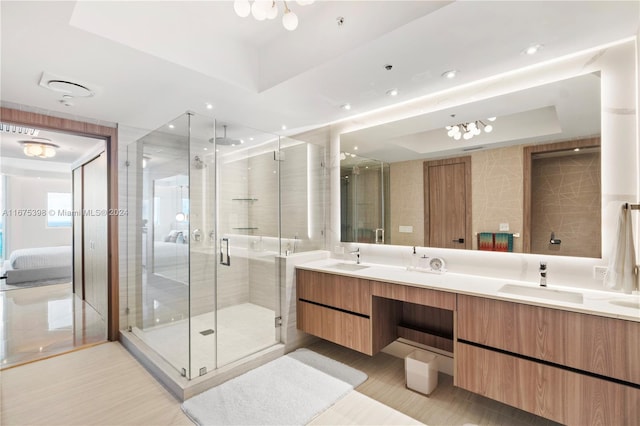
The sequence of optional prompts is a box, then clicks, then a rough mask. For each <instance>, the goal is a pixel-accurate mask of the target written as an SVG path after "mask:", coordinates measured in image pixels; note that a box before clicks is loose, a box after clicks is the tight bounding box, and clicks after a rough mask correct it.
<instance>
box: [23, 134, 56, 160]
mask: <svg viewBox="0 0 640 426" xmlns="http://www.w3.org/2000/svg"><path fill="white" fill-rule="evenodd" d="M20 144H22V146H23V152H24V155H26V156H27V157H38V158H52V157H55V156H56V148H60V147H59V146H58V145H56V144H53V143H51V139H45V138H33V139H32V140H29V141H20Z"/></svg>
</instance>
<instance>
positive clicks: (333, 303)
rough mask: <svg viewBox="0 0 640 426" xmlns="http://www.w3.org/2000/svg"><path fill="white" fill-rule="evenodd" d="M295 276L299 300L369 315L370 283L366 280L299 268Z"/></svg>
mask: <svg viewBox="0 0 640 426" xmlns="http://www.w3.org/2000/svg"><path fill="white" fill-rule="evenodd" d="M296 277H297V278H296V282H297V283H298V284H297V294H298V299H299V300H305V301H311V302H314V303H318V304H320V305H326V306H330V307H332V308H337V309H342V310H345V311H349V312H352V313H358V314H362V315H366V316H369V315H371V284H370V282H369V281H368V280H363V279H360V278H353V277H347V276H343V275H336V274H326V273H323V272H315V271H306V270H300V269H299V270H298V272H297V275H296Z"/></svg>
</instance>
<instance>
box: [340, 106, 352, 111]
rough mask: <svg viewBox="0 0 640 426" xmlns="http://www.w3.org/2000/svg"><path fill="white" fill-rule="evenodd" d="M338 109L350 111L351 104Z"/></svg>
mask: <svg viewBox="0 0 640 426" xmlns="http://www.w3.org/2000/svg"><path fill="white" fill-rule="evenodd" d="M340 108H342V109H344V110H347V111H349V110H350V109H351V104H344V105H340Z"/></svg>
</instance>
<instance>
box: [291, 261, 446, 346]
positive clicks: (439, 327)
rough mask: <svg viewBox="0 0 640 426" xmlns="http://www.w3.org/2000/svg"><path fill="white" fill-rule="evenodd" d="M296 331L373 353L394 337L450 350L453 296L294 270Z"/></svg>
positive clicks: (398, 285)
mask: <svg viewBox="0 0 640 426" xmlns="http://www.w3.org/2000/svg"><path fill="white" fill-rule="evenodd" d="M296 291H297V322H298V329H300V330H302V331H304V332H306V333H309V334H313V335H314V336H318V337H321V338H323V339H325V340H329V341H331V342H334V343H337V344H339V345H342V346H346V347H348V348H351V349H354V350H356V351H359V352H362V353H365V354H367V355H373V354H375V353H377V352H379V351H380V350H381V349H382V348H384V347H385V346H387V345H388V344H389V343H391V342H393V341H394V340H396V339H397V338H398V337H404V338H406V339H409V340H413V341H416V342H419V343H423V344H426V345H429V346H433V347H437V348H440V349H443V350H446V351H449V352H451V351H453V311H454V310H455V306H456V295H455V294H454V293H446V292H442V291H437V290H431V289H425V288H418V287H411V286H405V285H400V284H390V283H385V282H379V281H370V280H364V279H360V278H355V277H348V276H343V275H339V274H332V273H325V272H316V271H309V270H303V269H298V270H297V271H296Z"/></svg>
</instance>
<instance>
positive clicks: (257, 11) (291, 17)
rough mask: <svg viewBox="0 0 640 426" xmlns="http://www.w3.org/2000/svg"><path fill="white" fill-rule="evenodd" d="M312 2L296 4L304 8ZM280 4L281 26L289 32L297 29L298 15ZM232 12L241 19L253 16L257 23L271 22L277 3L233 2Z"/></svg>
mask: <svg viewBox="0 0 640 426" xmlns="http://www.w3.org/2000/svg"><path fill="white" fill-rule="evenodd" d="M313 1H314V0H306V1H303V0H298V1H297V3H298V4H299V5H300V6H306V5H309V4H311V3H313ZM282 4H283V5H284V12H283V15H282V26H283V27H285V28H286V29H287V30H289V31H293V30H295V29H296V28H298V15H296V14H295V13H293V12H292V11H291V9H289V5H288V4H287V2H286V1H282ZM233 10H235V12H236V14H237V15H238V16H239V17H241V18H246V17H247V16H249V15H253V17H254V18H255V19H256V20H257V21H264V20H272V19H275V18H276V17H277V16H278V3H277V2H276V0H254V1H253V3H251V2H250V1H249V0H235V1H234V2H233Z"/></svg>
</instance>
